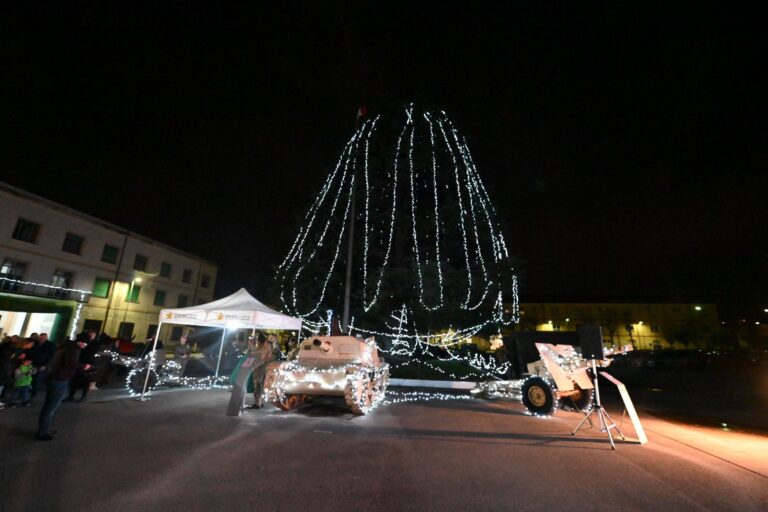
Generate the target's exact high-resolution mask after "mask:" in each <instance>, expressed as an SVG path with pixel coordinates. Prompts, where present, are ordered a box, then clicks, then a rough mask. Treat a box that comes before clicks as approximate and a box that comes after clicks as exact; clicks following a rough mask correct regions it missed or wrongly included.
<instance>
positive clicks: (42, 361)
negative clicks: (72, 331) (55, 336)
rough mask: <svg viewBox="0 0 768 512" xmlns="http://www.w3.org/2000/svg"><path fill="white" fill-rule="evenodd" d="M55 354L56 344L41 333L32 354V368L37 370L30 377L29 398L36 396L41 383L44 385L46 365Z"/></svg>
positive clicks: (46, 371) (46, 372) (46, 373)
mask: <svg viewBox="0 0 768 512" xmlns="http://www.w3.org/2000/svg"><path fill="white" fill-rule="evenodd" d="M55 352H56V344H55V343H54V342H52V341H51V340H49V339H48V333H45V332H44V333H41V334H40V337H39V338H38V341H37V346H35V347H34V349H33V352H32V366H33V367H34V368H35V370H37V371H36V372H35V374H34V375H33V376H32V388H31V395H32V396H31V398H32V399H34V398H35V395H37V391H38V389H39V388H40V387H41V383H45V380H46V378H47V377H48V363H50V362H51V358H52V357H53V354H54V353H55Z"/></svg>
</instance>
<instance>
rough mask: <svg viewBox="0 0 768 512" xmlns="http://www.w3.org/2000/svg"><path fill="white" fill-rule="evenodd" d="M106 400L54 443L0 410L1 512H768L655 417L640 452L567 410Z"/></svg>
mask: <svg viewBox="0 0 768 512" xmlns="http://www.w3.org/2000/svg"><path fill="white" fill-rule="evenodd" d="M107 396H108V395H107V394H104V395H102V399H99V396H98V394H94V395H93V398H92V401H89V402H86V403H83V404H71V403H67V404H64V406H63V407H62V409H61V411H60V415H59V417H58V428H59V430H60V433H59V435H58V437H57V439H56V440H54V441H52V442H36V441H34V440H32V435H33V432H34V424H35V419H36V413H37V408H36V407H33V408H29V409H11V410H4V411H0V453H1V454H2V459H1V460H0V468H2V477H1V481H2V482H3V487H4V490H3V497H2V501H3V503H2V505H3V506H2V507H1V508H2V510H3V511H7V512H12V511H40V510H45V511H58V510H61V511H78V510H109V511H135V510H146V511H158V510H162V511H174V510H179V511H181V510H185V511H186V510H228V511H239V510H249V511H251V510H259V511H305V510H306V511H326V510H327V511H331V510H332V511H348V510H360V511H364V510H365V511H368V510H374V511H378V510H381V511H401V510H403V511H409V510H413V511H419V512H425V511H432V510H435V511H446V512H449V511H467V510H471V511H484V510H489V511H490V510H494V511H495V510H498V511H512V510H515V511H517V510H523V511H524V510H535V511H541V510H574V509H577V510H579V511H588V510H609V509H610V510H637V511H648V510H674V511H675V512H681V511H687V510H713V511H726V510H734V511H735V510H738V511H740V512H744V511H751V510H760V511H768V474H760V473H761V471H762V468H761V467H760V466H752V467H750V466H749V465H748V464H747V465H744V464H740V463H741V462H744V461H735V463H734V462H733V461H729V460H728V458H727V457H720V456H719V455H718V454H715V456H713V455H709V454H707V453H705V452H704V451H702V450H701V449H699V448H701V447H696V443H695V442H687V443H686V444H683V443H680V442H677V441H675V440H674V437H675V436H674V435H671V434H670V432H669V431H667V432H664V431H663V425H669V424H667V423H665V422H660V421H659V420H652V421H650V422H649V425H648V426H649V427H651V428H650V430H651V431H650V432H649V438H650V443H649V444H647V445H645V446H639V445H633V444H620V445H619V447H618V450H616V451H611V450H610V449H609V445H608V442H607V440H606V438H605V437H604V436H603V435H600V434H599V433H596V432H594V431H585V432H583V433H579V434H578V435H577V436H576V437H572V436H571V435H570V431H571V429H572V428H573V426H574V425H575V424H576V423H577V422H578V420H579V416H578V415H576V414H575V413H559V414H558V415H557V416H555V417H554V418H550V419H538V418H533V417H529V416H525V415H524V414H523V413H522V406H521V405H519V404H516V403H510V402H484V401H479V400H477V401H475V400H462V401H442V402H419V403H413V404H397V405H386V406H383V407H381V408H380V409H379V410H377V411H376V412H375V413H374V414H372V415H370V416H366V417H353V416H352V415H350V414H348V413H347V412H346V411H345V410H344V409H343V408H341V407H340V405H341V404H337V403H335V402H333V401H330V402H325V403H323V404H320V405H309V406H306V407H305V408H303V409H302V410H301V411H299V412H291V413H283V412H280V411H277V410H276V409H274V408H272V407H268V408H266V409H263V410H260V411H247V412H246V413H245V414H244V415H243V416H241V417H240V418H231V417H226V416H225V415H224V410H225V408H226V404H227V400H228V394H227V393H226V392H225V391H215V390H212V391H180V392H173V393H162V394H157V395H155V396H154V397H153V399H152V400H151V401H150V402H145V403H140V402H137V401H133V400H127V399H120V400H115V399H110V400H106V399H103V398H104V397H107ZM654 422H657V423H654ZM627 427H628V428H627V430H630V429H629V426H628V425H627ZM675 428H678V427H675ZM686 432H688V431H686ZM688 433H689V434H690V435H691V436H692V439H696V438H697V436H696V435H695V432H692V433H691V432H688ZM726 434H728V433H724V435H726ZM684 441H685V440H684ZM688 441H691V439H688ZM753 441H754V442H755V443H757V444H756V445H754V446H753V447H752V448H750V449H752V450H760V449H761V448H762V447H765V448H766V450H765V451H764V452H763V453H764V454H768V442H767V441H766V440H765V438H763V437H757V438H755V439H753ZM726 444H727V443H726Z"/></svg>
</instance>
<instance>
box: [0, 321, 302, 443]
mask: <svg viewBox="0 0 768 512" xmlns="http://www.w3.org/2000/svg"><path fill="white" fill-rule="evenodd" d="M152 341H153V340H147V343H146V344H145V345H141V344H136V345H134V344H133V343H128V344H127V345H128V346H129V347H130V348H133V350H132V354H131V355H134V356H137V357H143V356H145V355H146V354H147V353H149V351H151V350H152ZM284 341H285V340H284ZM122 343H125V342H124V341H122V340H118V339H113V338H111V337H109V336H107V335H106V334H101V335H99V336H97V334H96V332H94V331H83V332H81V333H80V334H78V335H77V337H76V338H75V339H67V340H65V341H63V342H61V343H59V344H58V345H57V344H56V343H54V342H53V341H51V340H50V339H49V338H48V334H47V333H41V334H38V333H32V334H31V335H30V336H29V337H28V338H22V337H20V336H5V338H4V339H3V340H2V341H1V342H0V409H5V408H10V407H30V406H31V405H32V403H33V401H35V399H36V397H37V396H38V395H43V394H44V395H45V398H44V400H43V404H42V407H41V410H40V415H39V418H38V429H37V434H36V436H35V438H36V439H38V440H52V439H53V438H54V436H55V434H56V429H55V428H53V419H54V416H55V414H56V411H57V410H58V408H59V407H60V406H61V403H62V402H65V401H70V402H74V401H76V402H83V401H85V400H86V399H87V397H88V393H89V391H91V390H93V389H96V388H98V387H102V386H104V385H106V384H108V383H109V379H110V376H111V374H112V373H113V371H114V370H115V367H114V366H113V364H112V357H111V356H110V354H115V353H123V352H125V350H123V349H125V348H126V346H125V345H122ZM161 343H162V342H159V343H158V349H161V347H162V345H161ZM296 347H297V342H296V339H295V338H291V339H289V340H287V342H285V343H284V348H285V352H283V346H281V344H280V343H279V342H278V340H277V338H276V337H275V336H274V335H269V336H267V335H265V334H264V333H254V335H253V336H251V337H249V338H248V341H247V345H246V346H238V345H237V343H235V345H233V348H235V350H236V354H238V356H239V357H238V359H239V362H240V363H241V364H242V363H243V361H246V360H248V359H254V360H257V361H254V362H255V363H256V364H254V365H253V367H252V368H250V369H251V370H252V372H253V373H252V374H251V372H248V374H249V375H248V377H247V382H245V383H244V384H246V386H245V387H247V391H248V392H252V393H253V396H254V403H253V405H252V406H251V407H254V408H260V407H261V405H262V390H263V382H264V376H265V371H266V364H267V363H268V362H270V361H274V360H278V359H283V358H285V357H286V352H287V353H288V354H290V353H291V352H295V350H296ZM161 350H162V349H161ZM191 355H192V347H191V345H190V344H189V339H188V337H187V336H186V335H184V336H182V337H181V339H180V340H179V343H178V344H177V345H176V346H175V348H174V360H175V361H176V362H178V363H179V364H180V371H179V376H182V377H183V376H184V374H185V372H186V369H187V365H188V363H189V361H190V359H191ZM241 364H238V365H237V368H236V370H235V372H234V373H235V374H236V373H237V371H238V370H239V369H240V366H241ZM248 366H250V364H248ZM244 391H245V390H244ZM240 403H241V404H242V399H241V402H240Z"/></svg>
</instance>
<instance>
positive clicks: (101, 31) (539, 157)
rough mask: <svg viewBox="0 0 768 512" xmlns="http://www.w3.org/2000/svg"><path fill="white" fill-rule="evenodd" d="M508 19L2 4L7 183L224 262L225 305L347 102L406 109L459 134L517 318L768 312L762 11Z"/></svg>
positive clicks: (258, 257)
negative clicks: (519, 307) (513, 282)
mask: <svg viewBox="0 0 768 512" xmlns="http://www.w3.org/2000/svg"><path fill="white" fill-rule="evenodd" d="M512 3H514V4H518V2H489V3H486V2H477V1H473V2H466V3H460V2H436V3H426V2H418V3H417V2H407V3H395V2H379V3H378V5H368V6H360V5H356V4H357V3H350V4H348V5H347V4H344V3H341V2H312V3H309V2H307V3H303V2H275V3H274V4H273V5H272V6H268V5H267V4H265V3H256V2H250V3H248V4H245V5H247V7H233V6H225V5H220V4H222V3H220V2H208V4H209V5H205V4H200V6H195V4H193V3H192V2H177V3H173V2H148V3H141V2H94V3H93V4H89V3H85V2H58V3H57V4H56V5H55V6H49V7H42V6H39V5H30V3H28V2H17V3H15V4H14V3H10V4H9V3H6V4H5V6H4V8H3V14H2V16H0V56H1V58H2V60H1V61H0V65H1V66H2V68H1V69H2V75H1V77H0V94H1V95H2V96H1V97H0V99H1V103H0V108H2V123H0V180H3V181H6V182H8V183H10V184H12V185H16V186H19V187H21V188H24V189H27V190H29V191H31V192H34V193H37V194H40V195H42V196H44V197H47V198H50V199H52V200H55V201H59V202H61V203H64V204H66V205H68V206H71V207H74V208H77V209H80V210H82V211H85V212H87V213H90V214H93V215H97V216H99V217H102V218H104V219H106V220H108V221H111V222H114V223H116V224H119V225H122V226H124V227H127V228H129V229H131V230H134V231H136V232H139V233H142V234H144V235H147V236H150V237H152V238H155V239H158V240H160V241H163V242H166V243H168V244H171V245H173V246H176V247H179V248H182V249H186V250H188V251H190V252H193V253H195V254H199V255H201V256H204V257H206V258H209V259H211V260H213V261H215V262H217V263H218V264H219V265H220V269H221V273H220V279H219V283H218V287H217V295H222V294H225V293H229V292H231V291H233V290H235V289H236V288H238V287H239V286H243V285H245V286H247V287H249V288H250V289H251V291H252V292H254V293H255V294H256V295H257V296H258V295H260V293H259V290H260V289H261V288H263V287H264V286H267V285H268V283H269V281H270V278H271V268H272V266H273V265H275V264H276V263H278V262H279V261H280V260H281V258H282V256H284V254H285V253H286V252H287V250H288V248H289V246H290V243H291V241H292V239H293V237H294V236H295V233H296V230H297V226H298V223H297V222H298V217H299V216H300V215H302V214H303V213H304V211H305V210H306V208H307V207H308V205H309V202H310V201H311V200H312V198H313V197H314V194H315V193H316V190H317V188H318V187H319V185H320V184H321V182H322V180H323V178H324V177H325V175H326V173H327V172H328V170H329V169H330V167H331V165H332V164H333V163H334V162H335V159H336V157H337V155H338V153H339V152H340V150H341V148H342V147H343V145H344V143H345V142H346V140H347V139H348V138H349V136H350V135H351V133H352V131H353V128H354V121H355V112H356V110H357V107H358V106H359V105H361V104H366V105H368V106H369V108H370V110H372V111H374V112H375V111H377V110H379V109H386V108H391V107H392V106H393V105H397V104H400V103H402V104H404V103H406V102H408V101H416V102H419V103H420V104H422V105H425V106H428V107H438V108H442V109H445V110H446V111H447V112H448V113H449V115H450V116H451V117H452V119H453V120H454V121H455V122H456V124H457V125H458V126H459V128H460V130H461V131H462V133H463V134H464V135H466V136H467V138H468V140H469V145H470V148H471V149H472V152H473V156H474V158H475V161H476V163H477V165H478V168H479V171H480V173H481V176H483V179H484V180H485V183H486V186H487V187H488V188H489V190H490V191H491V195H492V198H493V199H494V201H495V203H496V206H497V208H498V210H499V211H500V213H501V215H502V216H503V217H504V220H505V222H506V227H507V232H506V237H507V242H508V245H509V247H510V249H511V250H512V252H513V253H516V254H518V255H520V257H521V258H522V259H523V260H524V261H525V267H524V268H525V281H524V286H523V289H522V300H523V301H525V300H530V299H533V298H539V297H542V298H544V297H546V298H548V299H549V300H557V299H558V298H560V299H572V298H582V299H584V300H589V299H591V298H596V297H615V298H619V299H633V298H634V299H638V300H643V299H657V300H688V301H718V302H719V303H720V304H721V308H722V309H724V310H733V309H734V307H735V309H738V310H742V311H744V314H756V312H757V311H760V312H761V311H762V308H763V307H767V306H768V297H767V296H766V282H768V280H767V279H766V277H768V275H767V274H768V273H767V272H766V268H768V230H767V229H766V225H768V213H767V211H768V209H767V208H766V203H767V202H768V201H766V191H767V190H768V186H767V185H768V179H767V178H766V175H767V173H766V163H767V162H768V159H767V158H766V116H765V113H766V111H765V109H764V108H763V107H762V100H763V96H764V94H765V92H764V91H765V90H766V87H765V86H766V83H765V81H762V80H760V75H761V73H760V70H761V68H763V67H764V61H765V45H764V37H763V35H762V32H763V28H762V27H760V26H759V25H758V21H759V19H760V17H759V16H757V15H756V13H750V12H746V11H744V10H741V9H738V8H735V7H731V5H730V4H728V5H726V4H720V5H719V6H717V7H716V8H715V7H712V8H709V7H702V6H700V5H699V6H695V7H690V8H685V7H675V6H673V5H671V3H670V2H659V3H652V2H644V3H643V4H642V6H635V7H621V6H615V5H602V6H601V5H600V4H590V5H588V6H586V5H581V4H580V5H574V6H563V5H557V6H549V7H544V8H542V7H536V8H533V7H525V6H521V5H504V4H512ZM570 3H572V2H570ZM161 4H162V5H161ZM280 4H290V7H286V6H284V5H282V6H281V5H280ZM532 4H539V2H533V3H532ZM203 5H205V6H204V7H203Z"/></svg>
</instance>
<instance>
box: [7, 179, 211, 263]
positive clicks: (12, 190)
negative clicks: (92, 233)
mask: <svg viewBox="0 0 768 512" xmlns="http://www.w3.org/2000/svg"><path fill="white" fill-rule="evenodd" d="M0 190H2V191H3V192H7V193H9V194H12V195H14V196H17V197H20V198H22V199H27V200H30V201H34V202H36V203H40V204H42V205H44V206H46V207H47V208H50V209H52V210H56V211H59V212H62V213H65V214H67V215H71V216H73V217H78V218H80V219H82V220H85V221H87V222H90V223H91V224H95V225H97V226H101V227H104V228H107V229H110V230H112V231H117V232H118V233H121V234H123V235H125V236H130V237H133V238H136V239H138V240H141V241H143V242H147V243H150V244H153V245H157V246H159V247H162V248H163V249H167V250H169V251H172V252H175V253H178V254H181V255H184V256H187V257H189V258H193V259H195V260H200V261H202V262H204V263H207V264H209V265H212V266H214V267H216V268H218V267H219V266H218V265H217V264H216V263H214V262H212V261H209V260H207V259H205V258H201V257H200V256H197V255H194V254H192V253H189V252H186V251H183V250H181V249H177V248H176V247H172V246H170V245H168V244H165V243H163V242H159V241H157V240H154V239H152V238H149V237H146V236H143V235H140V234H138V233H134V232H133V231H130V230H128V229H125V228H122V227H120V226H117V225H115V224H112V223H110V222H107V221H105V220H102V219H99V218H97V217H94V216H92V215H88V214H87V213H83V212H81V211H78V210H75V209H74V208H70V207H69V206H65V205H63V204H61V203H57V202H55V201H51V200H50V199H46V198H44V197H41V196H38V195H36V194H33V193H31V192H27V191H26V190H22V189H20V188H18V187H14V186H13V185H9V184H7V183H4V182H2V181H0Z"/></svg>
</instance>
